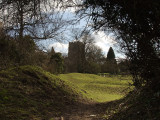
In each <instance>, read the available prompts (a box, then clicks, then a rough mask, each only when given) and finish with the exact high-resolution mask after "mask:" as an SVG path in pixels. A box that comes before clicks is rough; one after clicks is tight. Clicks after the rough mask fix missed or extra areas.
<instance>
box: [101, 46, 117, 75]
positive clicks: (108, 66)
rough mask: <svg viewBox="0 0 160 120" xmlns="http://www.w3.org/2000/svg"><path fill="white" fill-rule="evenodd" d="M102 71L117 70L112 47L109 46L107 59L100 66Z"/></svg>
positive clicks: (114, 71) (115, 72)
mask: <svg viewBox="0 0 160 120" xmlns="http://www.w3.org/2000/svg"><path fill="white" fill-rule="evenodd" d="M102 71H103V72H107V73H110V74H117V72H118V66H117V62H116V59H115V54H114V51H113V48H112V47H110V48H109V51H108V54H107V59H106V62H105V63H104V65H103V67H102Z"/></svg>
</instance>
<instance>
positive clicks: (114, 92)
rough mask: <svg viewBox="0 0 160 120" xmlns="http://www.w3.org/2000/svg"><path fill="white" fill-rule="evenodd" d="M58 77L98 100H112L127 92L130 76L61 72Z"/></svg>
mask: <svg viewBox="0 0 160 120" xmlns="http://www.w3.org/2000/svg"><path fill="white" fill-rule="evenodd" d="M60 78H61V79H62V80H64V81H66V82H67V83H68V85H69V86H72V87H73V86H74V89H75V91H77V92H81V93H82V94H83V95H84V96H85V97H87V98H90V99H93V100H94V101H98V102H106V101H112V100H116V99H120V98H122V97H123V96H124V95H125V94H126V92H128V90H127V88H128V84H129V82H131V78H130V77H121V79H122V80H120V77H118V76H112V77H101V76H98V75H93V74H81V73H70V74H61V75H60Z"/></svg>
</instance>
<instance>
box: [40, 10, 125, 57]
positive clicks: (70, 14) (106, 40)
mask: <svg viewBox="0 0 160 120" xmlns="http://www.w3.org/2000/svg"><path fill="white" fill-rule="evenodd" d="M75 18H76V17H75V13H74V9H69V10H67V11H66V12H65V14H64V19H67V20H68V19H75ZM86 23H87V22H86V20H85V19H82V20H80V21H79V23H77V24H76V25H74V26H69V27H68V28H67V29H68V30H69V29H71V28H73V27H74V28H81V29H83V28H84V27H85V26H86ZM71 34H72V33H71V31H65V33H64V35H65V36H66V37H67V40H65V41H62V42H61V43H60V42H57V41H54V40H48V41H44V42H41V43H40V44H43V45H44V46H45V48H46V49H48V50H49V49H51V48H52V47H53V48H54V50H55V51H56V52H61V53H63V54H67V53H68V45H69V42H72V41H74V39H73V38H71V37H70V35H71ZM91 35H92V37H94V38H95V45H97V46H99V47H100V48H101V49H102V52H103V54H104V56H107V53H108V50H109V48H110V47H112V48H113V49H114V52H115V55H116V58H125V56H124V55H122V54H121V53H119V52H118V51H117V47H115V45H116V41H115V39H114V37H113V33H110V34H106V33H105V32H104V31H98V32H94V31H93V32H92V34H91Z"/></svg>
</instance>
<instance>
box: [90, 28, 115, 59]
mask: <svg viewBox="0 0 160 120" xmlns="http://www.w3.org/2000/svg"><path fill="white" fill-rule="evenodd" d="M92 36H93V37H94V38H95V44H96V45H97V46H99V47H100V48H101V49H102V50H103V52H104V55H105V56H106V55H107V53H108V50H109V48H110V47H113V46H114V44H116V41H115V39H114V38H112V37H111V36H108V35H106V34H105V33H104V32H103V31H98V32H93V34H92Z"/></svg>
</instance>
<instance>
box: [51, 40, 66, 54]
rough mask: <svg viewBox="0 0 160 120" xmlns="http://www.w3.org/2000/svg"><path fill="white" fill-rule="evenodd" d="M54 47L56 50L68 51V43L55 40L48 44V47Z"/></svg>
mask: <svg viewBox="0 0 160 120" xmlns="http://www.w3.org/2000/svg"><path fill="white" fill-rule="evenodd" d="M52 47H53V48H54V50H55V51H56V52H61V53H68V44H65V43H59V42H55V43H53V44H50V45H49V49H51V48H52Z"/></svg>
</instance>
